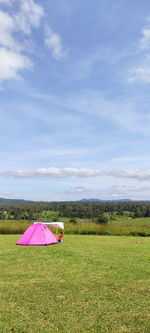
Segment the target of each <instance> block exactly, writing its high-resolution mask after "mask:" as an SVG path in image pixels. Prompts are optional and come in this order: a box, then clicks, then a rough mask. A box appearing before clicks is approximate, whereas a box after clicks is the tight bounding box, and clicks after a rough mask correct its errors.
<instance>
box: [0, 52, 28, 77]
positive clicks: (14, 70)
mask: <svg viewBox="0 0 150 333" xmlns="http://www.w3.org/2000/svg"><path fill="white" fill-rule="evenodd" d="M31 67H32V63H31V61H30V60H29V58H28V57H26V56H24V55H22V54H19V53H16V52H13V51H10V50H7V49H5V48H2V47H1V48H0V81H2V80H6V79H18V78H19V73H18V72H19V71H20V70H24V69H30V68H31Z"/></svg>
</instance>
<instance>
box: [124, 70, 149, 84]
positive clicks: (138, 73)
mask: <svg viewBox="0 0 150 333" xmlns="http://www.w3.org/2000/svg"><path fill="white" fill-rule="evenodd" d="M128 81H129V82H134V81H140V82H145V83H150V66H149V67H146V66H145V67H139V68H136V69H135V70H132V71H131V75H130V77H129V79H128Z"/></svg>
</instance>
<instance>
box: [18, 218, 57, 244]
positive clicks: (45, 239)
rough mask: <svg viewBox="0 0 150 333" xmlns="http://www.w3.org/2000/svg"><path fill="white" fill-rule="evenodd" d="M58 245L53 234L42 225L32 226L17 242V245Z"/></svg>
mask: <svg viewBox="0 0 150 333" xmlns="http://www.w3.org/2000/svg"><path fill="white" fill-rule="evenodd" d="M56 243H58V241H57V238H56V237H55V235H54V234H53V232H52V231H51V230H50V229H49V228H48V227H47V226H46V225H45V224H42V223H35V224H32V225H31V226H30V227H29V228H28V229H27V230H26V231H25V232H24V234H23V235H22V236H21V238H20V239H19V240H18V242H17V245H50V244H56Z"/></svg>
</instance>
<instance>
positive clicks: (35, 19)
mask: <svg viewBox="0 0 150 333" xmlns="http://www.w3.org/2000/svg"><path fill="white" fill-rule="evenodd" d="M1 3H2V1H1ZM3 3H4V2H3ZM6 3H7V4H11V2H10V1H9V2H8V1H7V2H6ZM43 15H44V10H43V8H42V7H41V6H39V5H37V4H36V3H35V2H34V1H33V0H21V1H19V10H18V11H17V12H16V14H15V15H13V16H10V15H9V14H8V13H7V12H5V11H3V10H0V81H1V82H2V81H3V80H6V79H7V80H8V79H18V78H20V72H21V71H22V70H25V69H26V70H29V69H31V67H32V65H33V64H32V62H31V60H30V59H29V57H28V56H27V55H26V52H27V51H28V42H27V40H25V38H24V35H25V34H30V33H31V28H32V27H36V28H37V27H38V26H39V24H40V20H41V18H42V16H43ZM18 32H19V33H20V32H22V34H23V35H22V42H21V43H20V42H19V40H18V37H17V36H18V35H17V33H18ZM29 43H30V41H29Z"/></svg>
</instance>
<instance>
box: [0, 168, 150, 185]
mask: <svg viewBox="0 0 150 333" xmlns="http://www.w3.org/2000/svg"><path fill="white" fill-rule="evenodd" d="M0 176H2V177H3V176H5V177H14V178H39V177H47V178H48V177H50V178H71V177H79V178H91V177H94V178H95V177H101V176H106V177H107V176H111V177H114V178H125V179H136V180H140V181H150V169H135V170H131V169H129V170H117V169H113V170H101V169H89V168H79V169H77V168H63V169H61V168H54V167H50V168H40V169H36V170H34V171H23V170H18V171H2V170H0ZM79 189H81V187H79Z"/></svg>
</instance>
